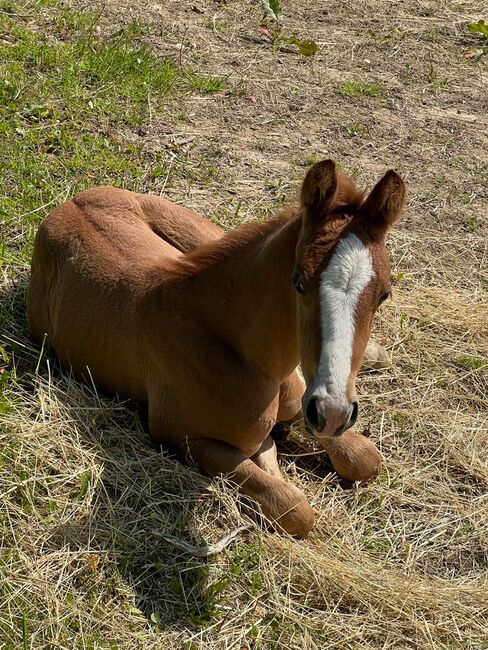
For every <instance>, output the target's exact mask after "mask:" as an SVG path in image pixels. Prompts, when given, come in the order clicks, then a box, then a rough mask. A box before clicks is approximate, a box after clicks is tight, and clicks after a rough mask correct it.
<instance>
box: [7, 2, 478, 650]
mask: <svg viewBox="0 0 488 650" xmlns="http://www.w3.org/2000/svg"><path fill="white" fill-rule="evenodd" d="M480 11H481V9H480V6H479V4H478V3H476V2H469V1H468V2H461V1H459V2H458V1H452V2H438V1H435V2H434V1H431V0H423V1H421V2H414V1H413V0H404V1H402V2H397V3H392V2H387V1H385V0H383V1H381V0H377V1H375V2H372V1H371V0H365V2H363V3H362V4H361V5H360V6H359V7H353V8H352V10H349V6H348V5H347V4H346V3H343V2H338V1H330V2H311V0H303V1H302V2H297V1H294V2H291V1H288V2H283V17H282V25H281V29H282V31H281V36H282V37H283V38H282V42H281V44H280V43H278V42H276V43H275V47H273V44H272V43H271V42H270V41H269V39H267V37H266V34H264V33H263V32H262V31H259V27H260V20H261V18H262V10H261V4H260V2H259V1H258V0H255V1H251V0H248V1H244V0H227V1H226V0H220V1H219V0H195V2H176V1H174V2H173V1H168V2H162V3H142V2H139V1H138V0H134V1H132V2H129V1H128V0H123V1H121V0H117V2H115V1H114V0H107V1H105V2H103V3H99V2H96V1H94V0H93V1H92V0H85V1H84V2H81V1H78V0H72V1H71V2H70V3H69V4H61V3H57V2H55V1H54V0H27V1H26V0H22V2H17V1H16V0H1V1H0V70H1V75H0V116H1V120H0V133H1V134H2V136H3V137H2V149H1V154H0V155H1V156H2V167H1V169H0V218H1V222H0V237H1V243H0V273H1V276H0V281H1V284H0V286H1V307H0V346H1V347H0V354H1V355H2V360H1V362H0V366H1V368H0V532H1V545H0V647H1V648H19V647H24V648H67V649H70V650H71V649H72V648H93V649H95V648H96V649H99V648H100V649H101V648H123V649H125V648H154V649H161V650H166V649H169V648H172V649H176V648H177V649H179V648H185V649H189V648H192V649H196V648H209V649H210V648H211V649H212V650H217V649H224V648H225V649H230V648H241V647H249V648H255V649H256V650H257V649H258V648H261V649H263V650H267V649H268V648H277V649H278V648H279V649H281V648H283V649H284V650H285V649H295V648H296V649H298V648H300V649H307V650H308V649H315V648H317V649H319V648H320V649H322V648H338V649H352V648H354V649H356V648H357V649H373V648H385V649H386V648H398V649H402V650H405V649H407V648H412V649H413V648H415V649H419V650H420V649H422V650H423V649H425V648H432V649H436V650H437V649H440V648H442V649H449V650H458V649H459V650H461V649H470V650H482V649H484V648H488V641H487V639H488V625H487V618H488V596H487V593H488V577H487V569H488V542H487V540H488V520H487V516H486V512H487V505H488V504H487V487H488V465H487V458H488V453H487V452H488V432H487V431H488V427H487V422H488V417H487V410H486V409H487V402H488V395H487V393H488V359H487V334H488V330H487V323H488V308H487V293H486V289H487V273H486V259H487V248H486V246H487V245H486V238H487V234H488V228H487V226H486V197H487V172H488V163H487V152H488V129H487V126H488V118H487V114H488V111H487V108H488V94H487V92H486V77H487V73H486V65H487V60H488V55H481V56H480V57H479V58H477V56H475V57H471V58H470V57H469V55H468V56H466V53H469V51H470V49H474V50H480V51H481V52H482V51H483V50H482V49H481V48H482V47H483V45H484V42H483V36H482V35H481V34H479V33H473V32H469V31H468V25H469V24H470V23H473V22H477V21H478V20H479V19H482V18H485V20H486V18H487V17H486V15H485V16H483V15H481V14H480ZM291 36H296V37H297V38H299V39H311V40H313V41H314V42H315V43H316V44H317V45H318V48H319V49H318V52H317V53H316V54H315V55H314V56H311V57H308V58H307V57H304V56H302V55H301V54H300V53H299V51H298V49H297V47H296V46H294V45H289V44H288V45H287V44H284V43H283V39H285V38H289V37H291ZM485 43H486V41H485ZM322 157H331V158H334V159H335V160H336V161H337V162H338V163H339V164H340V165H341V167H342V168H343V169H344V170H345V171H346V172H348V173H351V174H353V175H354V176H355V177H356V178H357V180H358V183H359V184H360V186H362V187H371V185H372V184H373V183H374V182H375V181H376V180H377V179H378V178H379V177H380V176H381V174H382V173H383V172H384V171H386V170H387V169H388V168H395V169H397V170H398V171H399V172H400V173H401V174H402V176H403V177H404V178H405V181H406V183H407V187H408V202H407V207H406V211H405V217H404V219H403V221H402V223H401V224H400V225H399V227H398V228H397V229H396V231H395V232H394V233H392V235H391V237H390V240H389V250H390V257H391V262H392V268H393V274H394V279H395V283H394V284H395V286H394V296H393V300H392V301H388V303H387V304H385V305H384V306H383V307H382V309H381V313H379V314H378V317H377V318H376V322H375V326H374V330H375V336H376V338H378V339H379V340H380V341H381V342H382V343H383V344H384V345H385V346H386V347H387V348H388V350H389V352H390V354H391V356H392V360H393V363H392V367H391V368H390V369H388V370H386V371H382V372H379V373H378V372H377V373H364V374H363V375H362V376H361V377H360V380H359V382H358V391H359V395H360V399H361V404H362V413H361V417H360V422H359V423H358V424H359V429H361V428H363V429H364V428H368V429H369V430H370V432H371V435H372V437H373V439H374V440H375V441H376V442H377V444H378V446H379V447H380V449H381V452H382V454H383V456H384V459H385V466H384V470H383V472H382V474H381V475H380V476H379V478H378V479H377V480H375V481H374V482H373V483H371V484H370V485H369V486H367V487H366V486H353V487H351V486H345V485H343V484H341V482H340V481H339V480H338V479H337V477H336V476H335V475H334V474H332V473H331V471H330V466H329V465H328V464H327V461H326V459H325V458H324V456H323V454H319V453H316V454H312V455H311V452H313V451H314V448H313V445H312V443H311V442H310V440H309V439H308V438H307V436H306V434H305V433H304V432H303V430H302V427H301V426H300V425H298V426H297V427H296V429H295V431H294V433H293V436H292V442H290V443H288V444H287V445H286V446H284V447H283V448H282V454H281V464H282V468H283V472H284V474H285V475H286V476H287V477H288V479H289V480H291V481H294V482H295V483H296V484H297V485H298V486H299V487H301V488H302V489H303V490H304V491H305V492H306V493H307V495H308V496H309V498H310V500H311V502H312V504H313V506H314V508H315V509H316V511H317V524H316V526H315V529H314V530H313V532H312V534H311V536H310V537H309V538H308V539H307V540H305V541H295V540H292V539H289V538H287V537H285V536H282V535H278V534H276V533H272V532H270V531H267V530H264V529H262V528H260V527H258V526H256V525H255V524H254V525H253V527H252V530H251V531H250V532H248V533H245V534H243V535H242V536H241V537H240V538H239V539H238V541H237V542H235V543H234V544H233V545H232V546H230V547H229V548H228V549H227V550H225V551H224V552H222V553H221V554H218V555H215V556H212V557H211V558H210V559H208V560H200V559H196V558H192V557H191V556H189V555H188V554H185V553H184V552H183V551H180V550H178V549H176V548H174V547H172V546H171V545H169V544H167V543H166V542H164V541H161V540H160V539H159V538H158V537H157V536H156V535H154V534H153V533H152V531H156V532H157V533H158V532H159V533H171V534H173V535H175V536H177V537H178V538H180V539H183V540H186V541H189V542H193V543H197V544H199V543H202V542H203V541H205V542H213V541H216V540H217V539H219V538H220V537H221V536H223V535H224V534H226V533H228V532H229V531H231V530H232V529H234V528H236V527H237V526H239V525H241V524H242V523H249V522H250V521H251V520H250V518H249V516H248V511H247V510H246V509H245V508H243V507H242V504H240V502H239V500H238V499H237V495H236V492H235V490H234V489H233V488H232V486H230V485H228V484H226V483H225V482H224V481H223V480H210V479H208V478H205V477H203V476H201V475H200V474H199V473H198V472H197V471H196V470H194V469H193V468H190V467H187V466H184V465H182V464H180V463H179V462H178V461H177V460H176V459H175V458H173V457H172V456H171V455H170V454H169V453H168V452H167V451H166V450H161V449H156V448H154V447H153V446H151V444H150V442H149V440H148V436H147V434H146V433H145V432H144V427H143V425H142V424H141V420H140V419H139V414H138V412H137V410H136V408H135V407H134V405H132V404H130V403H128V402H125V401H124V400H123V398H119V399H110V398H108V397H106V396H101V395H99V394H97V392H96V391H95V390H94V389H93V387H89V386H88V387H87V386H82V385H80V384H79V383H77V382H76V381H75V380H74V379H73V378H71V377H70V376H68V375H66V373H61V372H59V370H58V368H57V366H56V362H55V357H54V355H53V354H52V353H51V352H50V351H49V350H47V349H45V350H43V351H42V352H40V351H39V350H38V348H37V347H36V346H35V344H34V343H33V342H32V340H31V339H30V336H29V332H28V328H27V324H26V318H25V312H24V292H25V286H26V282H27V279H28V268H29V257H30V254H31V251H32V243H33V237H34V234H35V231H36V228H37V226H38V224H39V223H40V221H41V220H42V218H44V216H45V215H46V214H47V213H48V211H49V209H50V208H52V207H53V206H54V205H56V204H57V203H59V202H60V201H62V200H63V199H64V198H66V197H68V196H70V195H72V194H73V192H75V191H77V190H79V189H81V188H83V187H88V186H91V185H95V184H101V183H112V184H116V185H118V186H124V187H128V188H129V189H136V190H139V191H149V192H154V193H158V194H159V193H162V194H165V195H166V196H169V197H170V198H171V199H172V200H175V201H177V202H179V203H182V204H185V205H188V206H191V207H193V208H195V209H197V210H198V211H200V212H202V213H203V214H205V215H206V216H208V217H209V218H211V219H213V220H215V221H216V222H218V223H220V224H222V225H223V226H224V227H226V228H230V227H233V226H236V225H238V224H239V223H240V222H243V221H247V220H251V219H263V218H266V217H267V216H268V214H270V213H272V212H273V211H274V210H276V209H278V208H279V207H280V206H281V205H283V204H285V203H290V202H293V201H294V200H295V198H296V191H297V187H298V185H299V183H300V180H301V179H302V178H303V175H304V172H305V170H306V168H307V166H308V165H309V164H310V163H311V162H313V161H315V160H318V159H320V158H322Z"/></svg>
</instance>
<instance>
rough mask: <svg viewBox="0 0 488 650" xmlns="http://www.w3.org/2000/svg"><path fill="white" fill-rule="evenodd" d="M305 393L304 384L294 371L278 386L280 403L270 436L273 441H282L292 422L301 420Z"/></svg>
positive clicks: (296, 371)
mask: <svg viewBox="0 0 488 650" xmlns="http://www.w3.org/2000/svg"><path fill="white" fill-rule="evenodd" d="M304 392H305V382H304V381H303V379H302V378H301V376H300V375H299V374H298V370H294V371H293V372H292V373H291V375H290V376H289V377H288V378H287V379H286V380H285V381H284V382H283V383H282V384H281V386H280V398H279V400H280V402H279V407H278V415H277V417H276V424H275V426H274V427H273V430H272V432H271V435H272V436H273V438H274V439H275V440H284V439H285V438H286V436H287V435H288V434H289V433H290V427H291V425H292V424H293V423H294V422H297V421H298V420H301V418H302V396H303V393H304Z"/></svg>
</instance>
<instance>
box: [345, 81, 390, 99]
mask: <svg viewBox="0 0 488 650" xmlns="http://www.w3.org/2000/svg"><path fill="white" fill-rule="evenodd" d="M337 93H338V94H339V95H342V96H343V97H350V98H352V99H359V98H361V97H380V96H382V94H383V90H382V88H381V86H378V85H376V84H369V83H366V82H364V81H344V82H343V83H341V84H340V85H339V86H338V87H337Z"/></svg>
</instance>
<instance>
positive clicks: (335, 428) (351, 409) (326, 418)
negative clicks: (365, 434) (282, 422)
mask: <svg viewBox="0 0 488 650" xmlns="http://www.w3.org/2000/svg"><path fill="white" fill-rule="evenodd" d="M358 413H359V404H358V402H357V401H353V402H350V403H349V404H347V405H346V406H342V405H341V406H332V405H331V404H330V403H328V401H327V400H326V399H324V398H321V397H316V396H312V397H310V398H309V400H308V402H307V404H306V406H305V419H306V421H307V423H308V424H309V425H310V426H311V427H312V429H313V430H314V432H315V433H316V434H317V435H318V436H319V437H320V438H324V437H329V436H340V435H341V433H344V431H347V429H350V428H351V427H352V426H354V424H355V423H356V420H357V419H358Z"/></svg>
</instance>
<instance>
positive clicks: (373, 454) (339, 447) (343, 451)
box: [320, 429, 382, 482]
mask: <svg viewBox="0 0 488 650" xmlns="http://www.w3.org/2000/svg"><path fill="white" fill-rule="evenodd" d="M320 442H321V444H322V446H323V447H324V449H325V450H326V451H327V453H328V455H329V458H330V460H331V463H332V465H333V466H334V469H335V471H336V472H337V473H338V474H339V476H342V478H344V479H346V481H351V482H354V481H369V480H371V479H373V478H375V477H376V476H377V475H378V473H379V471H380V468H381V462H382V458H381V455H380V452H379V451H378V449H377V448H376V445H375V444H374V442H372V441H371V440H370V439H369V438H366V437H365V436H362V435H361V434H359V433H355V432H354V431H351V430H350V429H349V431H344V433H343V434H342V435H340V436H338V437H337V438H322V439H321V440H320Z"/></svg>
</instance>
